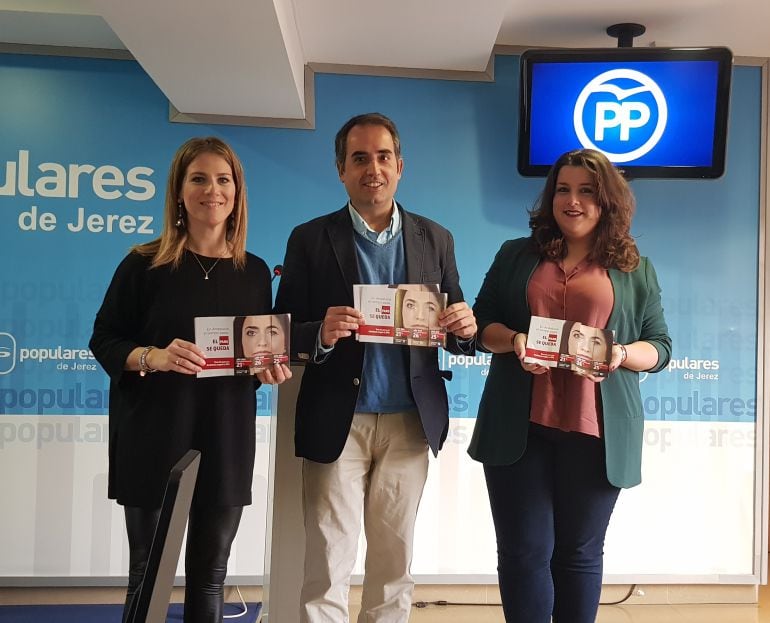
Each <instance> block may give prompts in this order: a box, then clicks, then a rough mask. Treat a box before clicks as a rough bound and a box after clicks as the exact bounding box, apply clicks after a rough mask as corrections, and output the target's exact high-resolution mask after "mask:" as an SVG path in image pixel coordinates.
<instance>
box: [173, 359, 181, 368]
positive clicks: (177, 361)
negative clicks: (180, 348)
mask: <svg viewBox="0 0 770 623" xmlns="http://www.w3.org/2000/svg"><path fill="white" fill-rule="evenodd" d="M174 363H175V364H176V365H178V366H179V365H182V364H181V363H179V357H177V359H176V361H175V362H174Z"/></svg>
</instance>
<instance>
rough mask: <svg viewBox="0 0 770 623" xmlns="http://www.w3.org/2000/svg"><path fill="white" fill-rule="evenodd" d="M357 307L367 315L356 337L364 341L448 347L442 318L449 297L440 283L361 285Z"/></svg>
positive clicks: (355, 291) (355, 297)
mask: <svg viewBox="0 0 770 623" xmlns="http://www.w3.org/2000/svg"><path fill="white" fill-rule="evenodd" d="M353 304H354V306H355V308H356V309H358V310H359V311H360V312H361V313H362V314H363V322H362V323H361V325H359V329H358V332H357V334H356V339H357V340H358V341H360V342H377V343H381V344H399V345H404V346H429V347H434V348H435V347H438V346H445V345H446V331H445V330H444V329H443V328H442V327H441V326H440V325H439V322H438V317H439V315H440V314H441V312H442V311H443V310H444V309H446V304H447V296H446V294H445V293H442V292H440V290H439V286H438V284H389V285H370V284H357V285H355V286H353Z"/></svg>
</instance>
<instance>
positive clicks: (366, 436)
mask: <svg viewBox="0 0 770 623" xmlns="http://www.w3.org/2000/svg"><path fill="white" fill-rule="evenodd" d="M335 151H336V159H337V170H338V173H339V177H340V180H341V181H342V183H343V184H344V185H345V188H346V190H347V193H348V196H349V199H350V200H349V202H348V204H347V205H345V206H344V207H343V208H342V209H341V210H338V211H336V212H332V213H331V214H327V215H326V216H322V217H319V218H316V219H314V220H311V221H309V222H307V223H304V224H302V225H299V226H298V227H296V228H295V229H294V231H293V232H292V234H291V236H290V238H289V241H288V244H287V248H286V258H285V260H284V263H283V273H282V277H281V283H280V286H279V288H278V293H277V295H276V303H275V311H276V313H286V312H288V313H291V314H292V340H291V350H292V358H293V359H295V360H300V361H304V362H306V363H307V365H306V367H305V372H304V375H303V378H302V384H301V387H300V391H299V396H298V398H297V410H296V432H295V449H296V454H297V456H300V457H303V459H304V461H303V468H302V475H303V496H304V500H303V502H304V504H303V508H304V511H305V533H306V551H305V578H304V583H303V587H302V594H301V597H300V601H301V612H300V621H301V622H302V623H310V622H320V621H340V622H342V621H346V620H347V617H348V614H347V591H348V585H349V581H350V574H351V572H352V570H353V565H354V563H355V558H356V552H357V546H358V536H359V533H360V517H361V513H362V511H363V515H364V527H365V533H366V537H367V555H366V570H365V576H364V586H363V593H362V597H361V615H360V616H359V619H358V620H359V622H363V621H366V622H367V623H370V622H383V623H384V622H385V621H387V622H388V623H391V622H398V621H403V622H404V623H406V621H408V619H409V610H410V607H411V598H412V590H413V587H414V582H413V580H412V577H411V575H410V573H409V566H410V563H411V559H412V542H413V535H414V523H415V518H416V514H417V506H418V503H419V500H420V497H421V495H422V490H423V487H424V484H425V479H426V477H427V471H428V448H429V447H430V449H431V450H432V451H433V453H434V455H435V454H437V453H438V451H439V450H440V449H441V446H442V444H443V443H444V440H445V439H446V435H447V429H448V426H449V419H448V402H447V395H446V390H445V387H444V379H445V375H444V373H442V372H441V370H439V367H438V353H437V349H436V348H426V347H408V346H398V345H390V344H372V343H367V344H364V343H361V342H358V341H356V340H355V337H354V336H353V334H354V332H355V331H356V329H357V328H358V325H359V322H360V320H361V318H362V317H361V314H360V312H359V311H358V310H356V309H355V308H354V307H353V285H354V284H358V283H373V284H377V283H379V284H392V283H410V284H413V283H424V284H439V286H440V289H441V292H445V293H446V294H447V301H448V305H447V308H446V309H445V310H444V311H443V312H442V313H441V314H440V315H439V323H440V324H441V326H443V327H444V328H446V330H447V333H448V335H447V349H448V350H450V351H451V352H453V353H457V354H460V353H466V354H470V353H472V352H473V350H474V343H475V335H476V321H475V318H474V316H473V312H472V311H471V309H470V308H469V307H468V305H467V304H466V303H465V302H464V300H463V293H462V290H461V289H460V284H459V275H458V272H457V266H456V263H455V257H454V241H453V239H452V236H451V234H450V233H449V232H448V231H447V230H446V229H444V228H443V227H441V226H440V225H438V224H437V223H435V222H433V221H431V220H429V219H426V218H424V217H421V216H418V215H416V214H411V213H409V212H407V211H405V210H404V209H403V208H402V207H401V206H399V205H398V204H397V203H396V202H395V200H394V199H393V196H394V194H395V192H396V188H397V186H398V180H399V179H400V177H401V173H402V170H403V160H402V159H401V149H400V140H399V136H398V131H397V129H396V126H395V124H394V123H393V122H392V121H391V120H390V119H388V118H387V117H385V116H383V115H380V114H378V113H369V114H365V115H359V116H357V117H353V118H352V119H350V120H349V121H348V122H347V123H346V124H345V125H344V126H343V127H342V128H341V129H340V131H339V132H338V133H337V137H336V139H335Z"/></svg>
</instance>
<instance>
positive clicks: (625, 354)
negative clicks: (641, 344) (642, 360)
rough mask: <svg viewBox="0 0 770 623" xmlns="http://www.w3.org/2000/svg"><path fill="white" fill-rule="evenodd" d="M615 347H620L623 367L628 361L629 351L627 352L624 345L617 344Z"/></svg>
mask: <svg viewBox="0 0 770 623" xmlns="http://www.w3.org/2000/svg"><path fill="white" fill-rule="evenodd" d="M615 346H620V364H619V365H621V366H622V365H623V363H624V362H625V361H626V359H628V351H627V350H626V347H625V346H623V344H618V343H617V342H615Z"/></svg>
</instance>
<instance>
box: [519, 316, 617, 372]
mask: <svg viewBox="0 0 770 623" xmlns="http://www.w3.org/2000/svg"><path fill="white" fill-rule="evenodd" d="M612 343H613V333H612V331H610V330H609V329H599V328H597V327H591V326H589V325H586V324H582V323H580V322H576V321H573V320H559V319H557V318H546V317H543V316H532V319H531V320H530V323H529V332H528V333H527V345H526V350H525V353H524V361H525V362H527V363H537V364H540V365H541V366H548V367H552V368H563V369H566V370H572V371H573V372H575V373H576V374H582V375H593V376H607V374H608V373H609V364H610V361H611V359H612Z"/></svg>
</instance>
